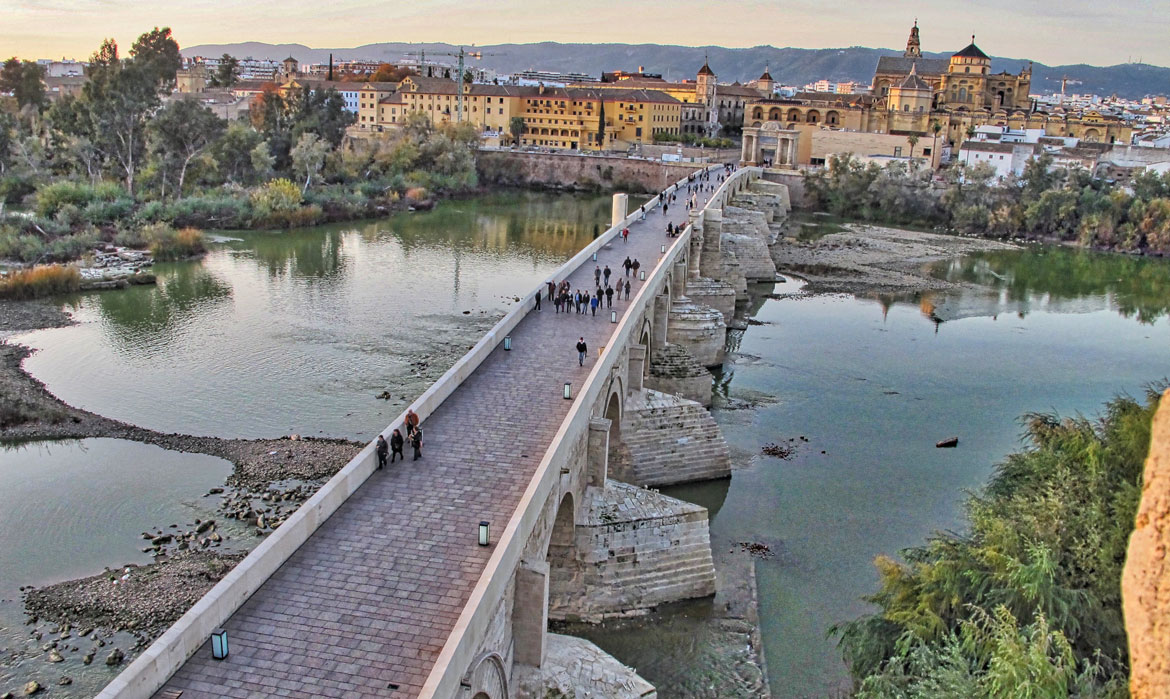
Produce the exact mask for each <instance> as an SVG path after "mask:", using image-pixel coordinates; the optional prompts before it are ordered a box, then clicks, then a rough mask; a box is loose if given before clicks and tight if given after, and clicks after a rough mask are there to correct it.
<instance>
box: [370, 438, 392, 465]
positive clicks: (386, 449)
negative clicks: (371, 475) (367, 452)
mask: <svg viewBox="0 0 1170 699" xmlns="http://www.w3.org/2000/svg"><path fill="white" fill-rule="evenodd" d="M374 451H376V452H377V453H378V469H379V470H381V469H382V467H383V466H385V465H386V455H387V454H389V453H390V445H388V444H386V438H385V437H383V436H382V435H378V445H377V446H375V447H374Z"/></svg>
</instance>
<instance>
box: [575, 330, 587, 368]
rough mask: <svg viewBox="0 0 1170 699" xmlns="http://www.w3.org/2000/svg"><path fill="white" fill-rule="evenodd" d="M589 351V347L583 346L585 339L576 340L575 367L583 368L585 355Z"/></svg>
mask: <svg viewBox="0 0 1170 699" xmlns="http://www.w3.org/2000/svg"><path fill="white" fill-rule="evenodd" d="M588 351H589V347H588V346H587V345H586V344H585V338H583V337H582V338H580V339H578V340H577V366H585V353H586V352H588Z"/></svg>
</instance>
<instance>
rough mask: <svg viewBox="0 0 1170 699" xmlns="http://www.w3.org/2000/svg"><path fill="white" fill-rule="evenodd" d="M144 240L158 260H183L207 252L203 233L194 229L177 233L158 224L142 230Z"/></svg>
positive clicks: (168, 227) (164, 225)
mask: <svg viewBox="0 0 1170 699" xmlns="http://www.w3.org/2000/svg"><path fill="white" fill-rule="evenodd" d="M142 240H143V241H144V242H145V243H146V244H147V245H148V246H149V247H150V253H151V254H152V255H154V259H156V260H162V261H166V260H183V259H186V258H188V257H193V256H195V255H198V254H201V253H203V252H206V251H207V248H206V246H204V244H203V233H202V232H201V231H199V230H196V229H194V228H184V229H182V230H178V231H176V230H175V229H174V228H171V227H170V226H168V225H166V224H162V223H156V224H153V225H150V226H147V227H146V228H144V229H143V230H142Z"/></svg>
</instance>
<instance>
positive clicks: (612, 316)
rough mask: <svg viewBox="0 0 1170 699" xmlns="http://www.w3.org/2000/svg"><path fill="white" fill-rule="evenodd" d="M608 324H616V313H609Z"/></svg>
mask: <svg viewBox="0 0 1170 699" xmlns="http://www.w3.org/2000/svg"><path fill="white" fill-rule="evenodd" d="M609 322H611V323H616V322H617V311H610V312H609Z"/></svg>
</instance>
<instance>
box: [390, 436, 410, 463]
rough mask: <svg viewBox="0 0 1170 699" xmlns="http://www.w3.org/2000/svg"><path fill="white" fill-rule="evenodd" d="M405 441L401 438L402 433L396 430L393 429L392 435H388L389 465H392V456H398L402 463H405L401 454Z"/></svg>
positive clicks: (404, 458) (404, 457)
mask: <svg viewBox="0 0 1170 699" xmlns="http://www.w3.org/2000/svg"><path fill="white" fill-rule="evenodd" d="M405 443H406V440H405V439H403V438H402V433H401V432H399V431H398V428H395V429H394V433H393V434H391V435H390V463H394V456H395V455H398V456H399V457H401V458H402V460H403V461H406V455H405V454H403V453H402V445H403V444H405Z"/></svg>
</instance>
